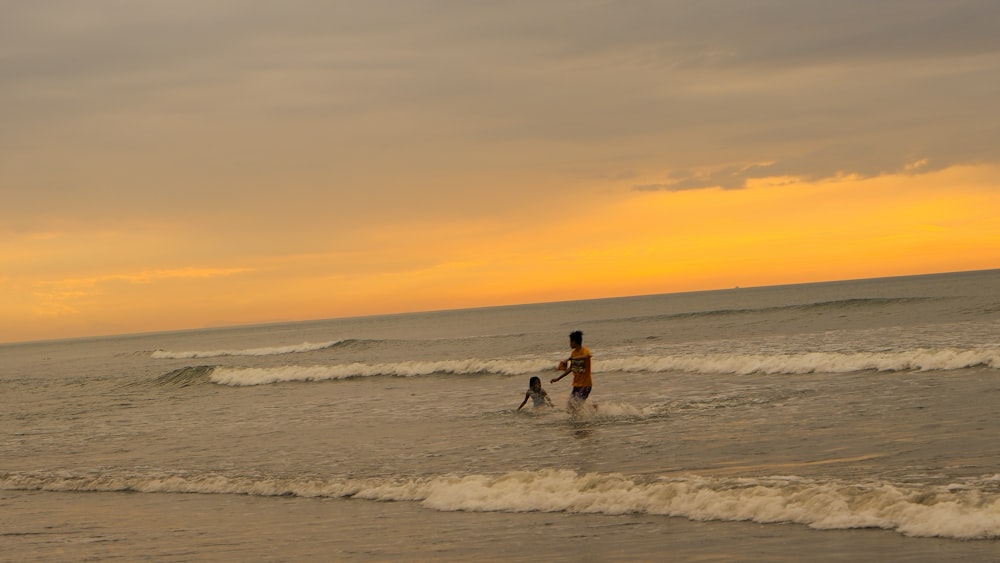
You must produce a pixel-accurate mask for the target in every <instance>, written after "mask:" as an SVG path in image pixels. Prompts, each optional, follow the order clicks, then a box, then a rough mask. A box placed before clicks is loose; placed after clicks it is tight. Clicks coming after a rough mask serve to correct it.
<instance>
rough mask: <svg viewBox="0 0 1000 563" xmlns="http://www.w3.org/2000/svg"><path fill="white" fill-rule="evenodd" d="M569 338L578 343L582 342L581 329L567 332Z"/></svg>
mask: <svg viewBox="0 0 1000 563" xmlns="http://www.w3.org/2000/svg"><path fill="white" fill-rule="evenodd" d="M569 339H570V341H571V342H579V343H580V344H583V331H579V330H574V331H573V332H571V333H569Z"/></svg>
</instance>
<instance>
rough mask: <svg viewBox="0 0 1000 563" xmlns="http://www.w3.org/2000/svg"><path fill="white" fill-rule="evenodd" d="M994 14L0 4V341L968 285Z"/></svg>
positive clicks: (923, 3) (660, 6) (999, 66)
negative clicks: (895, 280)
mask: <svg viewBox="0 0 1000 563" xmlns="http://www.w3.org/2000/svg"><path fill="white" fill-rule="evenodd" d="M998 21H1000V2H996V1H993V0H979V1H977V0H949V1H947V2H943V1H940V0H838V1H837V2H830V1H828V0H659V1H642V0H634V1H624V0H623V1H610V0H605V1H596V0H531V1H522V0H510V1H505V2H467V1H459V0H368V1H365V2H357V1H354V0H350V1H344V0H283V1H282V2H274V1H263V0H242V1H237V0H171V1H170V2H162V1H151V0H43V1H35V0H0V342H14V341H28V340H40V339H54V338H71V337H84V336H94V335H105V334H124V333H133V332H149V331H160V330H179V329H196V328H203V327H215V326H228V325H240V324H256V323H268V322H285V321H295V320H306V319H323V318H333V317H348V316H359V315H372V314H386V313H399V312H410V311H426V310H437V309H451V308H464V307H480V306H494V305H506V304H515V303H534V302H548V301H564V300H575V299H589V298H600V297H615V296H625V295H643V294H655V293H672V292H683V291H694V290H711V289H723V288H731V287H735V286H742V287H747V286H761V285H777V284H788V283H804V282H813V281H827V280H840V279H857V278H871V277H882V276H896V275H911V274H925V273H935V272H949V271H965V270H979V269H992V268H998V267H1000V212H998V210H1000V34H998V33H996V22H998Z"/></svg>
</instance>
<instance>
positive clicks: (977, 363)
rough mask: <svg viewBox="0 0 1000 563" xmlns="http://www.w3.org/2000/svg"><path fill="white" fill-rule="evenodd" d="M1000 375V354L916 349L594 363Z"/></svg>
mask: <svg viewBox="0 0 1000 563" xmlns="http://www.w3.org/2000/svg"><path fill="white" fill-rule="evenodd" d="M971 367H988V368H994V369H1000V348H995V349H988V348H982V349H971V350H961V349H936V350H934V349H917V350H907V351H901V352H858V353H843V352H808V353H803V354H705V355H681V356H673V355H667V356H634V357H626V358H617V359H616V358H612V359H608V360H600V362H599V363H598V360H597V359H596V358H595V360H594V369H595V370H597V369H600V370H601V371H605V372H607V371H622V372H640V371H645V372H654V373H658V372H670V371H677V372H687V373H698V374H706V375H709V374H755V373H758V374H759V373H763V374H790V375H795V374H805V373H851V372H859V371H938V370H955V369H964V368H971Z"/></svg>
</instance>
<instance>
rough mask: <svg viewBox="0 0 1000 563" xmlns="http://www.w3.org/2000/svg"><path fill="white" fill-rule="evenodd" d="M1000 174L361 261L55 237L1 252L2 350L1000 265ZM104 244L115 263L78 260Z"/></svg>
mask: <svg viewBox="0 0 1000 563" xmlns="http://www.w3.org/2000/svg"><path fill="white" fill-rule="evenodd" d="M998 172H1000V171H998V170H997V169H996V168H994V167H961V168H952V169H948V170H944V171H939V172H935V173H931V174H923V175H917V176H912V175H895V176H883V177H879V178H871V179H863V180H859V179H840V180H838V181H827V182H821V183H815V184H810V183H802V182H791V181H788V179H784V180H782V181H772V182H766V181H763V182H760V183H759V184H758V185H755V186H751V187H749V188H747V189H742V190H728V191H726V190H719V189H713V190H694V191H686V192H676V193H671V192H638V191H632V190H627V189H622V190H620V191H618V192H616V193H618V194H619V195H618V196H616V199H610V196H608V195H607V194H608V192H607V191H606V190H599V191H598V190H595V191H592V192H591V191H586V190H581V195H580V198H579V200H578V201H576V202H575V203H574V205H575V206H576V207H574V212H573V213H572V214H565V213H562V212H560V213H558V214H555V213H554V214H553V215H552V218H551V220H548V221H538V222H523V223H522V224H520V225H519V226H516V227H515V226H512V225H511V224H491V223H489V222H483V223H479V224H468V223H467V224H460V223H435V224H433V225H426V224H419V222H417V220H416V219H415V220H414V221H415V222H414V223H412V224H398V223H396V224H392V225H379V226H377V228H374V229H373V231H372V232H378V233H379V234H378V236H377V237H373V238H372V239H371V240H370V244H371V246H368V247H360V248H356V249H354V250H353V251H352V253H351V254H344V253H339V254H338V253H312V254H301V255H288V256H283V255H278V256H274V257H270V258H268V257H254V256H245V257H238V258H230V257H227V255H224V254H220V255H218V256H211V255H206V256H201V255H198V259H197V260H192V261H193V262H197V264H195V265H179V264H177V265H172V266H165V265H160V264H154V263H147V262H145V261H143V260H142V259H141V255H140V257H137V255H136V250H137V249H140V248H142V247H143V246H144V245H150V244H159V245H167V244H174V245H187V244H191V243H192V240H191V239H180V240H177V241H173V242H169V240H168V239H167V238H164V237H163V236H162V235H159V234H156V232H153V234H147V235H142V234H139V233H133V234H131V235H128V236H126V235H124V234H117V235H108V234H107V233H103V234H102V233H97V234H93V235H90V236H72V237H70V236H60V235H58V234H49V235H47V236H45V237H34V240H31V241H27V240H23V241H22V243H23V245H21V246H17V247H10V248H3V249H0V251H2V252H3V253H4V254H5V255H6V256H8V257H11V260H10V261H9V262H8V263H9V264H11V265H12V268H11V269H10V270H9V271H8V272H6V273H5V274H4V275H3V276H2V277H0V290H2V294H3V296H4V297H2V298H0V299H2V302H0V305H2V306H3V309H4V310H5V311H6V313H5V317H7V319H8V320H7V322H5V323H4V326H3V327H0V331H2V332H0V341H18V340H33V339H41V338H56V337H67V336H84V335H92V334H107V333H125V332H140V331H150V330H167V329H179V328H198V327H203V326H217V325H227V324H243V323H256V322H270V321H287V320H303V319H314V318H326V317H336V316H355V315H365V314H381V313H392V312H404V311H417V310H432V309H446V308H459V307H473V306H489V305H502V304H514V303H526V302H540V301H555V300H572V299H583V298H596V297H611V296H622V295H637V294H648V293H668V292H677V291H688V290H700V289H717V288H727V287H733V286H737V285H739V286H745V287H746V286H759V285H773V284H784V283H799V282H808V281H823V280H834V279H851V278H862V277H881V276H890V275H905V274H920V273H932V272H944V271H960V270H977V269H990V268H996V267H998V266H1000V250H998V249H1000V221H998V220H997V215H996V210H997V209H1000V190H998V189H997V185H996V181H995V180H996V179H997V178H1000V174H998ZM414 233H420V236H415V235H414ZM98 243H99V244H103V245H105V248H104V249H103V250H102V253H101V255H102V256H107V257H109V258H108V259H107V260H106V261H105V260H96V261H94V262H93V264H88V263H80V262H79V261H78V260H77V259H76V256H78V254H77V252H78V251H79V248H80V247H81V245H86V244H98ZM33 253H34V254H33ZM178 254H182V253H178ZM192 255H194V254H192ZM120 256H129V257H131V258H128V259H121V258H115V257H120ZM208 262H212V264H211V265H206V264H207V263H208ZM345 264H347V265H346V266H345Z"/></svg>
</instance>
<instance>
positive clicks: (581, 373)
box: [569, 346, 594, 387]
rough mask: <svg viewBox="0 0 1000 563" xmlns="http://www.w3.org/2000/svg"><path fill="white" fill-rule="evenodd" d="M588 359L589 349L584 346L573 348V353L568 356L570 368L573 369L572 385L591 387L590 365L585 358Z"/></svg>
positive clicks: (592, 384) (592, 383)
mask: <svg viewBox="0 0 1000 563" xmlns="http://www.w3.org/2000/svg"><path fill="white" fill-rule="evenodd" d="M589 359H590V350H588V349H587V347H586V346H580V349H579V350H577V349H575V348H574V349H573V353H572V354H570V356H569V365H570V369H572V370H573V387H593V386H594V382H593V380H592V379H591V378H590V365H589V362H588V361H587V360H589Z"/></svg>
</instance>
